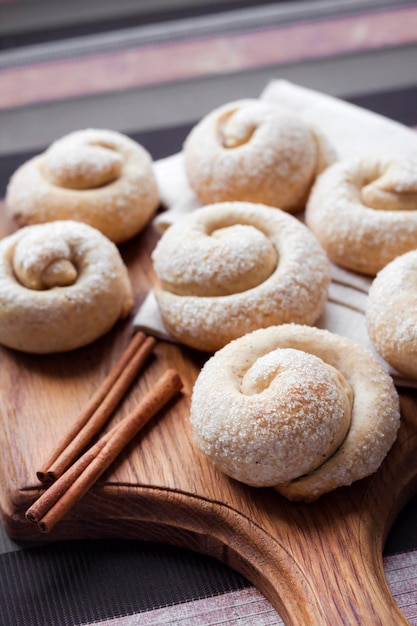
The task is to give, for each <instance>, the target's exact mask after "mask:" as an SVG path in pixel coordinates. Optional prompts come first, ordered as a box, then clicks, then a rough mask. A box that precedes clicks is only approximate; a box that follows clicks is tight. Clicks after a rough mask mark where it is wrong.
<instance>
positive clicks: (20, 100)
mask: <svg viewBox="0 0 417 626" xmlns="http://www.w3.org/2000/svg"><path fill="white" fill-rule="evenodd" d="M35 4H36V5H37V9H36V11H35V10H34V5H35ZM57 4H59V3H57ZM68 4H71V5H72V12H71V9H70V8H69V7H66V8H65V9H63V10H62V12H61V14H59V12H58V11H57V10H56V9H54V8H53V6H52V3H51V2H39V3H23V2H1V3H0V45H1V52H0V187H1V193H0V195H3V194H4V191H5V188H6V185H7V181H8V179H9V177H10V175H11V173H12V172H13V171H14V169H15V168H16V167H17V166H18V165H19V164H20V163H22V162H23V161H24V160H26V159H27V158H28V157H29V156H31V155H33V154H36V153H37V152H39V151H40V150H42V149H43V148H44V147H45V146H47V145H48V144H49V143H50V142H51V141H52V140H53V139H55V138H57V137H60V136H62V135H63V134H65V133H66V132H69V131H70V130H74V129H77V128H83V127H87V126H101V127H107V128H113V129H117V130H121V131H123V132H126V133H127V134H129V135H130V136H132V137H134V138H135V139H137V140H138V141H139V142H140V143H142V145H144V146H145V147H146V148H147V149H148V150H149V151H150V153H151V154H152V156H153V158H154V159H158V158H161V157H164V156H167V155H169V154H172V153H175V152H177V151H179V150H180V149H181V146H182V142H183V140H184V138H185V137H186V135H187V133H188V132H189V130H190V128H191V127H192V125H193V124H194V123H195V121H196V120H197V119H199V118H200V117H201V116H202V115H203V114H204V113H206V112H208V111H209V110H211V109H212V108H213V107H214V106H217V105H218V104H222V103H223V102H226V101H228V100H232V99H234V98H238V97H247V96H249V97H256V96H258V95H259V93H260V92H261V90H262V89H263V88H264V87H265V85H266V83H267V82H268V81H269V80H271V79H273V78H286V79H289V80H292V81H293V82H296V83H299V84H303V85H305V86H307V87H312V88H315V89H319V90H322V91H325V92H327V93H331V94H332V95H336V96H339V97H341V98H344V99H346V100H349V101H351V102H354V103H356V104H358V105H360V106H363V107H364V108H367V109H370V110H373V111H376V112H379V113H381V114H383V115H386V116H387V117H390V118H392V119H396V120H398V121H400V122H402V123H404V124H406V125H408V126H416V127H417V73H416V72H415V67H416V60H417V3H416V2H402V1H397V2H389V1H388V0H386V1H384V0H370V1H369V2H368V1H365V2H363V1H359V0H342V1H341V2H339V3H333V2H327V0H321V1H318V2H316V1H312V2H303V1H298V2H297V1H293V2H264V3H263V4H262V5H259V4H258V3H250V2H243V1H242V2H238V1H236V2H226V3H222V6H220V5H219V3H216V2H212V3H208V4H207V3H201V5H200V3H198V2H195V3H187V2H182V3H181V2H178V3H170V2H168V1H167V2H165V3H164V2H161V3H155V4H153V8H149V6H151V5H150V4H149V5H148V3H141V4H142V8H141V9H139V8H138V7H135V6H134V5H136V4H138V3H133V2H129V1H128V0H119V2H118V3H116V4H117V5H118V6H117V9H118V10H117V11H116V9H115V7H114V6H113V5H114V4H115V3H107V2H105V0H102V2H94V3H91V5H90V8H89V10H88V9H87V8H86V7H83V3H82V2H79V1H76V2H74V3H68ZM85 4H86V3H84V5H85ZM87 4H88V3H87ZM203 4H204V7H203ZM220 4H221V3H220ZM32 5H33V6H32ZM147 7H148V10H146V8H147ZM155 7H162V8H161V9H160V10H159V9H158V11H157V9H156V8H155ZM162 9H164V10H162ZM77 11H78V13H77ZM100 11H101V12H100ZM0 488H1V486H0ZM416 522H417V498H414V499H412V500H411V501H410V502H409V503H408V505H407V506H406V507H405V509H404V511H403V512H402V514H401V515H400V516H399V518H398V519H397V520H396V522H395V524H394V526H393V528H392V530H391V532H390V534H389V536H388V539H387V542H386V546H385V552H384V565H385V571H386V577H387V581H388V584H389V586H390V589H391V591H392V594H393V596H394V598H395V599H396V601H397V603H398V605H399V607H400V608H401V610H402V612H403V614H404V615H405V616H406V618H407V619H408V621H409V622H410V624H417V537H416V532H415V528H416ZM92 623H94V624H106V625H110V624H112V625H130V624H141V625H143V626H150V625H152V626H156V625H160V624H161V625H162V624H170V625H171V624H178V625H181V626H185V625H191V624H192V625H193V626H203V625H204V626H206V625H207V626H209V625H214V624H238V625H245V626H255V625H256V626H264V625H267V624H268V625H272V624H282V623H283V622H282V620H281V619H280V617H279V615H277V613H276V611H275V609H274V608H273V607H272V606H271V605H270V604H269V602H268V601H267V600H266V599H265V598H263V597H262V596H261V594H260V593H259V592H258V591H257V590H256V589H255V588H254V587H253V586H252V585H251V584H250V583H249V582H248V581H247V580H245V579H244V578H243V577H242V576H241V575H240V574H237V573H236V572H234V571H232V570H230V569H229V568H227V567H226V566H224V565H223V564H222V563H219V562H217V561H215V560H214V559H211V558H209V557H206V556H202V555H198V554H195V553H192V552H187V551H186V550H180V549H177V548H174V547H171V546H163V545H156V544H148V543H143V542H141V541H140V540H138V541H134V542H132V541H130V542H127V541H122V540H112V541H108V540H106V541H101V540H97V541H71V542H62V543H54V544H44V543H40V544H36V545H26V544H25V545H23V544H18V543H16V542H14V541H13V540H11V539H10V538H9V537H7V535H6V534H5V533H4V531H1V529H0V626H3V625H4V626H8V625H9V624H10V626H11V625H14V626H19V625H25V626H32V625H33V626H37V625H39V626H41V625H42V626H49V625H51V626H52V625H54V626H55V625H66V624H74V625H75V624H92ZM366 623H367V624H371V623H372V620H371V618H370V619H369V620H367V622H366Z"/></svg>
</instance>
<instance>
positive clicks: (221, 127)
mask: <svg viewBox="0 0 417 626" xmlns="http://www.w3.org/2000/svg"><path fill="white" fill-rule="evenodd" d="M184 157H185V167H186V172H187V176H188V179H189V182H190V185H191V187H192V188H193V190H194V191H195V193H196V195H197V196H198V197H199V199H200V200H201V201H202V202H203V204H210V203H214V202H224V201H235V200H244V201H248V202H255V203H262V204H267V205H269V206H274V207H278V208H280V209H282V210H283V211H289V212H295V211H298V210H300V209H302V208H304V205H305V202H306V199H307V196H308V194H309V192H310V189H311V186H312V184H313V182H314V180H315V178H316V176H317V174H318V173H319V172H321V171H322V170H323V169H324V168H325V167H327V166H328V165H329V163H332V162H333V161H334V159H335V156H334V153H333V150H332V149H331V148H330V146H329V145H328V144H327V142H326V140H325V139H324V138H323V137H321V136H320V135H319V134H318V132H317V131H316V130H313V129H312V128H310V127H309V126H308V125H307V124H306V123H305V122H304V121H303V120H302V119H301V118H300V117H297V116H295V115H293V114H291V113H289V112H286V111H284V110H282V109H280V108H278V107H276V106H273V105H270V104H267V103H265V102H260V101H259V100H255V99H253V100H251V99H246V100H238V101H236V102H230V103H228V104H225V105H223V106H221V107H219V108H218V109H215V110H214V111H212V112H211V113H209V114H208V115H207V116H206V117H204V118H203V119H202V120H201V121H200V122H199V123H198V124H197V125H196V126H195V127H194V128H193V129H192V131H191V133H190V134H189V135H188V137H187V139H186V141H185V144H184Z"/></svg>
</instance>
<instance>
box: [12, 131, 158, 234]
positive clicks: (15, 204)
mask: <svg viewBox="0 0 417 626" xmlns="http://www.w3.org/2000/svg"><path fill="white" fill-rule="evenodd" d="M158 204H159V192H158V188H157V183H156V179H155V176H154V172H153V168H152V160H151V157H150V155H149V154H148V152H147V151H146V150H145V149H144V148H143V147H142V146H140V145H139V144H138V143H136V142H135V141H133V140H132V139H130V138H129V137H127V136H125V135H123V134H121V133H118V132H116V131H111V130H100V129H85V130H78V131H75V132H73V133H70V134H69V135H66V136H65V137H62V138H61V139H58V140H57V141H55V142H54V143H53V144H52V145H51V146H50V147H49V148H48V149H47V150H46V151H45V152H44V153H43V154H40V155H38V156H36V157H34V158H32V159H30V160H29V161H27V162H26V163H24V164H23V165H22V166H21V167H19V168H18V169H17V170H16V172H15V173H14V174H13V176H12V177H11V179H10V181H9V184H8V187H7V192H6V206H7V211H8V215H9V217H10V219H11V221H12V223H14V224H15V225H16V226H17V227H19V228H20V227H22V226H27V225H31V224H39V223H44V222H51V221H55V220H64V219H73V220H77V221H80V222H85V223H86V224H89V225H90V226H93V227H94V228H97V229H98V230H100V231H101V232H102V233H103V234H104V235H106V237H108V238H109V239H111V241H114V242H115V243H121V242H123V241H126V240H127V239H130V238H131V237H133V236H134V235H136V234H137V233H138V232H140V231H141V230H142V229H143V228H144V227H145V225H146V224H147V223H148V222H149V220H150V219H151V217H152V216H153V214H154V212H155V210H156V208H157V206H158Z"/></svg>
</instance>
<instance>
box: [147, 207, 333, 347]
mask: <svg viewBox="0 0 417 626" xmlns="http://www.w3.org/2000/svg"><path fill="white" fill-rule="evenodd" d="M152 258H153V262H154V268H155V271H156V274H157V277H158V284H157V286H156V289H155V295H156V299H157V302H158V305H159V309H160V312H161V316H162V319H163V322H164V324H165V326H166V328H167V330H168V332H169V333H170V334H171V335H172V337H174V338H175V339H177V340H178V341H179V342H181V343H184V344H186V345H188V346H191V347H193V348H197V349H199V350H205V351H208V352H213V351H214V350H217V349H219V348H220V347H222V346H224V345H225V344H226V343H228V342H229V341H230V340H232V339H235V338H236V337H240V336H241V335H243V334H245V333H247V332H249V331H251V330H255V329H256V328H261V327H265V326H271V325H272V324H280V323H284V322H289V321H294V322H299V323H304V324H312V323H314V322H315V321H316V319H317V318H318V317H319V316H320V314H321V312H322V310H323V308H324V304H325V302H326V300H327V293H328V285H329V281H330V272H329V264H328V261H327V257H326V255H325V254H324V252H323V250H322V249H321V247H320V245H319V244H318V243H317V241H316V239H315V238H314V236H313V235H312V234H311V233H310V231H309V230H308V229H307V228H306V226H304V224H302V223H301V222H299V221H298V220H297V219H296V218H295V217H293V216H291V215H289V214H288V213H284V212H283V211H281V210H279V209H273V208H271V207H267V206H265V205H260V204H252V203H249V202H224V203H217V204H213V205H208V206H206V207H203V208H200V209H197V210H195V211H194V212H192V213H190V214H189V215H187V216H184V217H182V218H181V219H180V220H178V221H177V222H176V223H175V224H174V225H173V226H171V227H170V228H169V229H168V230H167V231H165V233H164V234H163V235H162V237H161V239H160V240H159V242H158V244H157V246H156V248H155V250H154V252H153V255H152Z"/></svg>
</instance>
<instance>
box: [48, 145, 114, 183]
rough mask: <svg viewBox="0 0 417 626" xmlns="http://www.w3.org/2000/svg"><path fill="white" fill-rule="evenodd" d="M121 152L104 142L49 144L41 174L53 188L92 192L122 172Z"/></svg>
mask: <svg viewBox="0 0 417 626" xmlns="http://www.w3.org/2000/svg"><path fill="white" fill-rule="evenodd" d="M122 167H123V158H122V156H121V155H120V153H119V152H118V151H117V150H115V149H114V148H112V146H109V145H106V144H105V143H99V142H91V143H75V142H74V143H72V142H71V141H68V142H67V143H65V142H61V143H60V144H58V145H52V146H51V147H50V148H49V149H48V150H47V151H46V154H45V161H44V166H43V169H44V174H45V176H46V177H47V178H48V179H49V180H50V181H51V182H52V183H53V184H55V185H57V186H59V187H64V188H67V189H77V190H83V189H94V188H96V187H102V186H104V185H108V184H110V183H111V182H113V181H114V180H116V179H117V178H118V177H119V176H120V174H121V171H122Z"/></svg>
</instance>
